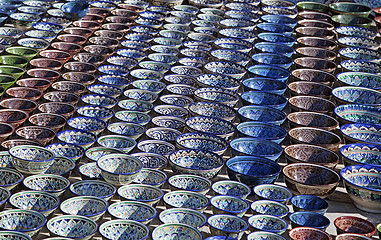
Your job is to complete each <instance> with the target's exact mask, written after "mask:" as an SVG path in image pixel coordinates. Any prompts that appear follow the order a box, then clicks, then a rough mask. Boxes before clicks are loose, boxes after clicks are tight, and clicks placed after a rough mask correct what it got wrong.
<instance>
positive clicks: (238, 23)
mask: <svg viewBox="0 0 381 240" xmlns="http://www.w3.org/2000/svg"><path fill="white" fill-rule="evenodd" d="M220 24H221V25H222V26H224V27H226V28H241V29H245V30H249V31H253V30H254V29H255V23H254V22H253V21H250V20H246V19H239V18H226V19H223V20H221V21H220Z"/></svg>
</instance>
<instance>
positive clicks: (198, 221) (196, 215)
mask: <svg viewBox="0 0 381 240" xmlns="http://www.w3.org/2000/svg"><path fill="white" fill-rule="evenodd" d="M159 219H160V221H161V222H162V223H163V224H168V223H181V224H187V225H189V226H192V227H194V228H201V227H202V226H204V225H205V223H206V220H207V218H206V217H205V215H204V214H202V213H200V212H198V211H196V210H192V209H188V208H173V209H168V210H164V211H163V212H161V213H160V215H159Z"/></svg>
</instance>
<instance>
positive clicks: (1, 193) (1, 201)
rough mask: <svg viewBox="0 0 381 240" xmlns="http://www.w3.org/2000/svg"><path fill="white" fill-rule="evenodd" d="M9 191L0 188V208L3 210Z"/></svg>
mask: <svg viewBox="0 0 381 240" xmlns="http://www.w3.org/2000/svg"><path fill="white" fill-rule="evenodd" d="M10 196H11V193H10V192H9V191H8V190H7V189H6V188H2V187H1V188H0V210H1V211H3V210H4V207H5V205H6V204H7V201H8V199H9V197H10Z"/></svg>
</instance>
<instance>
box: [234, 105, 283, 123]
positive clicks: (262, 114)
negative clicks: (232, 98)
mask: <svg viewBox="0 0 381 240" xmlns="http://www.w3.org/2000/svg"><path fill="white" fill-rule="evenodd" d="M238 115H239V118H240V119H241V121H256V122H267V123H273V124H276V125H281V124H282V123H283V122H284V121H285V120H286V114H285V113H284V112H282V111H280V110H278V109H275V108H272V107H267V106H255V105H251V106H245V107H241V108H239V109H238Z"/></svg>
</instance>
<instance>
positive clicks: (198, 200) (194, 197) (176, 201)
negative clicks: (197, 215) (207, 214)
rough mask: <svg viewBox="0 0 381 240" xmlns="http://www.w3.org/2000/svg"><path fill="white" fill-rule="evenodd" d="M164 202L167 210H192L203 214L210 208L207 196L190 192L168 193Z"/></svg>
mask: <svg viewBox="0 0 381 240" xmlns="http://www.w3.org/2000/svg"><path fill="white" fill-rule="evenodd" d="M163 201H164V203H165V205H166V206H167V208H190V209H193V210H197V211H199V212H203V211H204V210H205V209H206V208H207V207H208V206H209V199H208V198H207V197H206V196H204V195H202V194H200V193H195V192H190V191H172V192H169V193H166V194H165V195H164V197H163Z"/></svg>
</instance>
